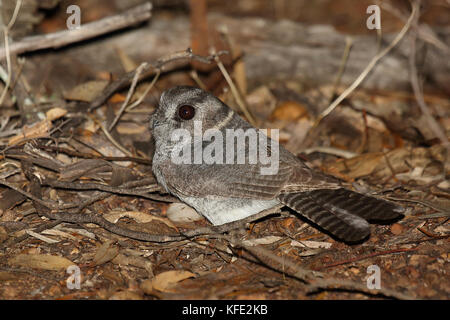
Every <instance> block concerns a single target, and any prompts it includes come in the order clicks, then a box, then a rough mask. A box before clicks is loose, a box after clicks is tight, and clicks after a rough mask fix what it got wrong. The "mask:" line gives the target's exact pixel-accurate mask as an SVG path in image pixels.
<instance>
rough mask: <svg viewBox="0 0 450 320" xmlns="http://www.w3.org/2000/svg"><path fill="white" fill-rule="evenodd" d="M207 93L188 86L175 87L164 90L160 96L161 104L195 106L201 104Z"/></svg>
mask: <svg viewBox="0 0 450 320" xmlns="http://www.w3.org/2000/svg"><path fill="white" fill-rule="evenodd" d="M207 95H208V93H207V92H206V91H203V90H201V89H199V88H195V87H188V86H177V87H173V88H171V89H169V90H166V91H164V92H163V94H162V95H161V101H160V103H161V104H164V105H179V104H182V103H191V104H195V103H198V102H202V101H203V100H204V99H205V98H206V97H207Z"/></svg>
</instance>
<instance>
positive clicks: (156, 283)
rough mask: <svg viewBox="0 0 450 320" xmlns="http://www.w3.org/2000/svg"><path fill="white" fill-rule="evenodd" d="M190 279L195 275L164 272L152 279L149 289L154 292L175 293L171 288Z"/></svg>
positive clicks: (184, 272)
mask: <svg viewBox="0 0 450 320" xmlns="http://www.w3.org/2000/svg"><path fill="white" fill-rule="evenodd" d="M192 277H195V274H193V273H192V272H189V271H185V270H171V271H166V272H163V273H160V274H158V275H156V276H155V277H154V278H153V279H152V283H151V287H152V289H154V290H158V291H162V292H175V291H174V290H173V287H174V286H175V285H176V284H177V283H178V282H180V281H182V280H185V279H188V278H192ZM147 285H148V284H147Z"/></svg>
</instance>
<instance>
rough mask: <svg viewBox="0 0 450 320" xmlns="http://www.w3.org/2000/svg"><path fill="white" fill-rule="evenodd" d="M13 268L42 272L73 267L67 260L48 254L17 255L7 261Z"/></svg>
mask: <svg viewBox="0 0 450 320" xmlns="http://www.w3.org/2000/svg"><path fill="white" fill-rule="evenodd" d="M8 264H10V265H13V266H20V267H28V268H35V269H43V270H55V271H59V270H65V269H67V268H68V267H69V266H72V265H74V264H75V263H73V262H72V261H70V260H69V259H66V258H63V257H58V256H52V255H49V254H19V255H17V256H15V257H13V258H11V259H9V260H8Z"/></svg>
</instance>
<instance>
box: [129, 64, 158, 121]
mask: <svg viewBox="0 0 450 320" xmlns="http://www.w3.org/2000/svg"><path fill="white" fill-rule="evenodd" d="M160 75H161V70H159V69H158V70H156V74H155V76H154V77H153V80H152V82H150V84H149V85H148V87H147V88H145V91H144V93H143V94H142V95H141V96H140V97H139V99H137V100H136V101H135V102H134V103H132V104H131V105H130V106H129V107H128V108H127V109H126V111H127V112H129V111H131V110H133V109H134V108H136V107H137V106H138V105H140V104H141V103H142V101H143V100H144V98H145V97H146V96H147V94H148V93H149V92H150V90H151V89H152V88H153V86H154V85H155V83H156V81H158V79H159V76H160Z"/></svg>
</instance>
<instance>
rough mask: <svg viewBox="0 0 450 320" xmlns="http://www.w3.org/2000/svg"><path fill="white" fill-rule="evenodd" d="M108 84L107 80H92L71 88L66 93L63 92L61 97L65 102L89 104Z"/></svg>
mask: <svg viewBox="0 0 450 320" xmlns="http://www.w3.org/2000/svg"><path fill="white" fill-rule="evenodd" d="M108 83H109V81H107V80H92V81H88V82H84V83H82V84H79V85H77V86H76V87H74V88H72V89H71V90H69V91H68V92H65V93H64V94H63V96H64V98H65V99H67V100H76V101H84V102H91V101H92V100H94V99H95V98H96V97H97V96H98V95H99V94H100V93H102V91H103V89H105V87H106V86H107V85H108Z"/></svg>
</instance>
